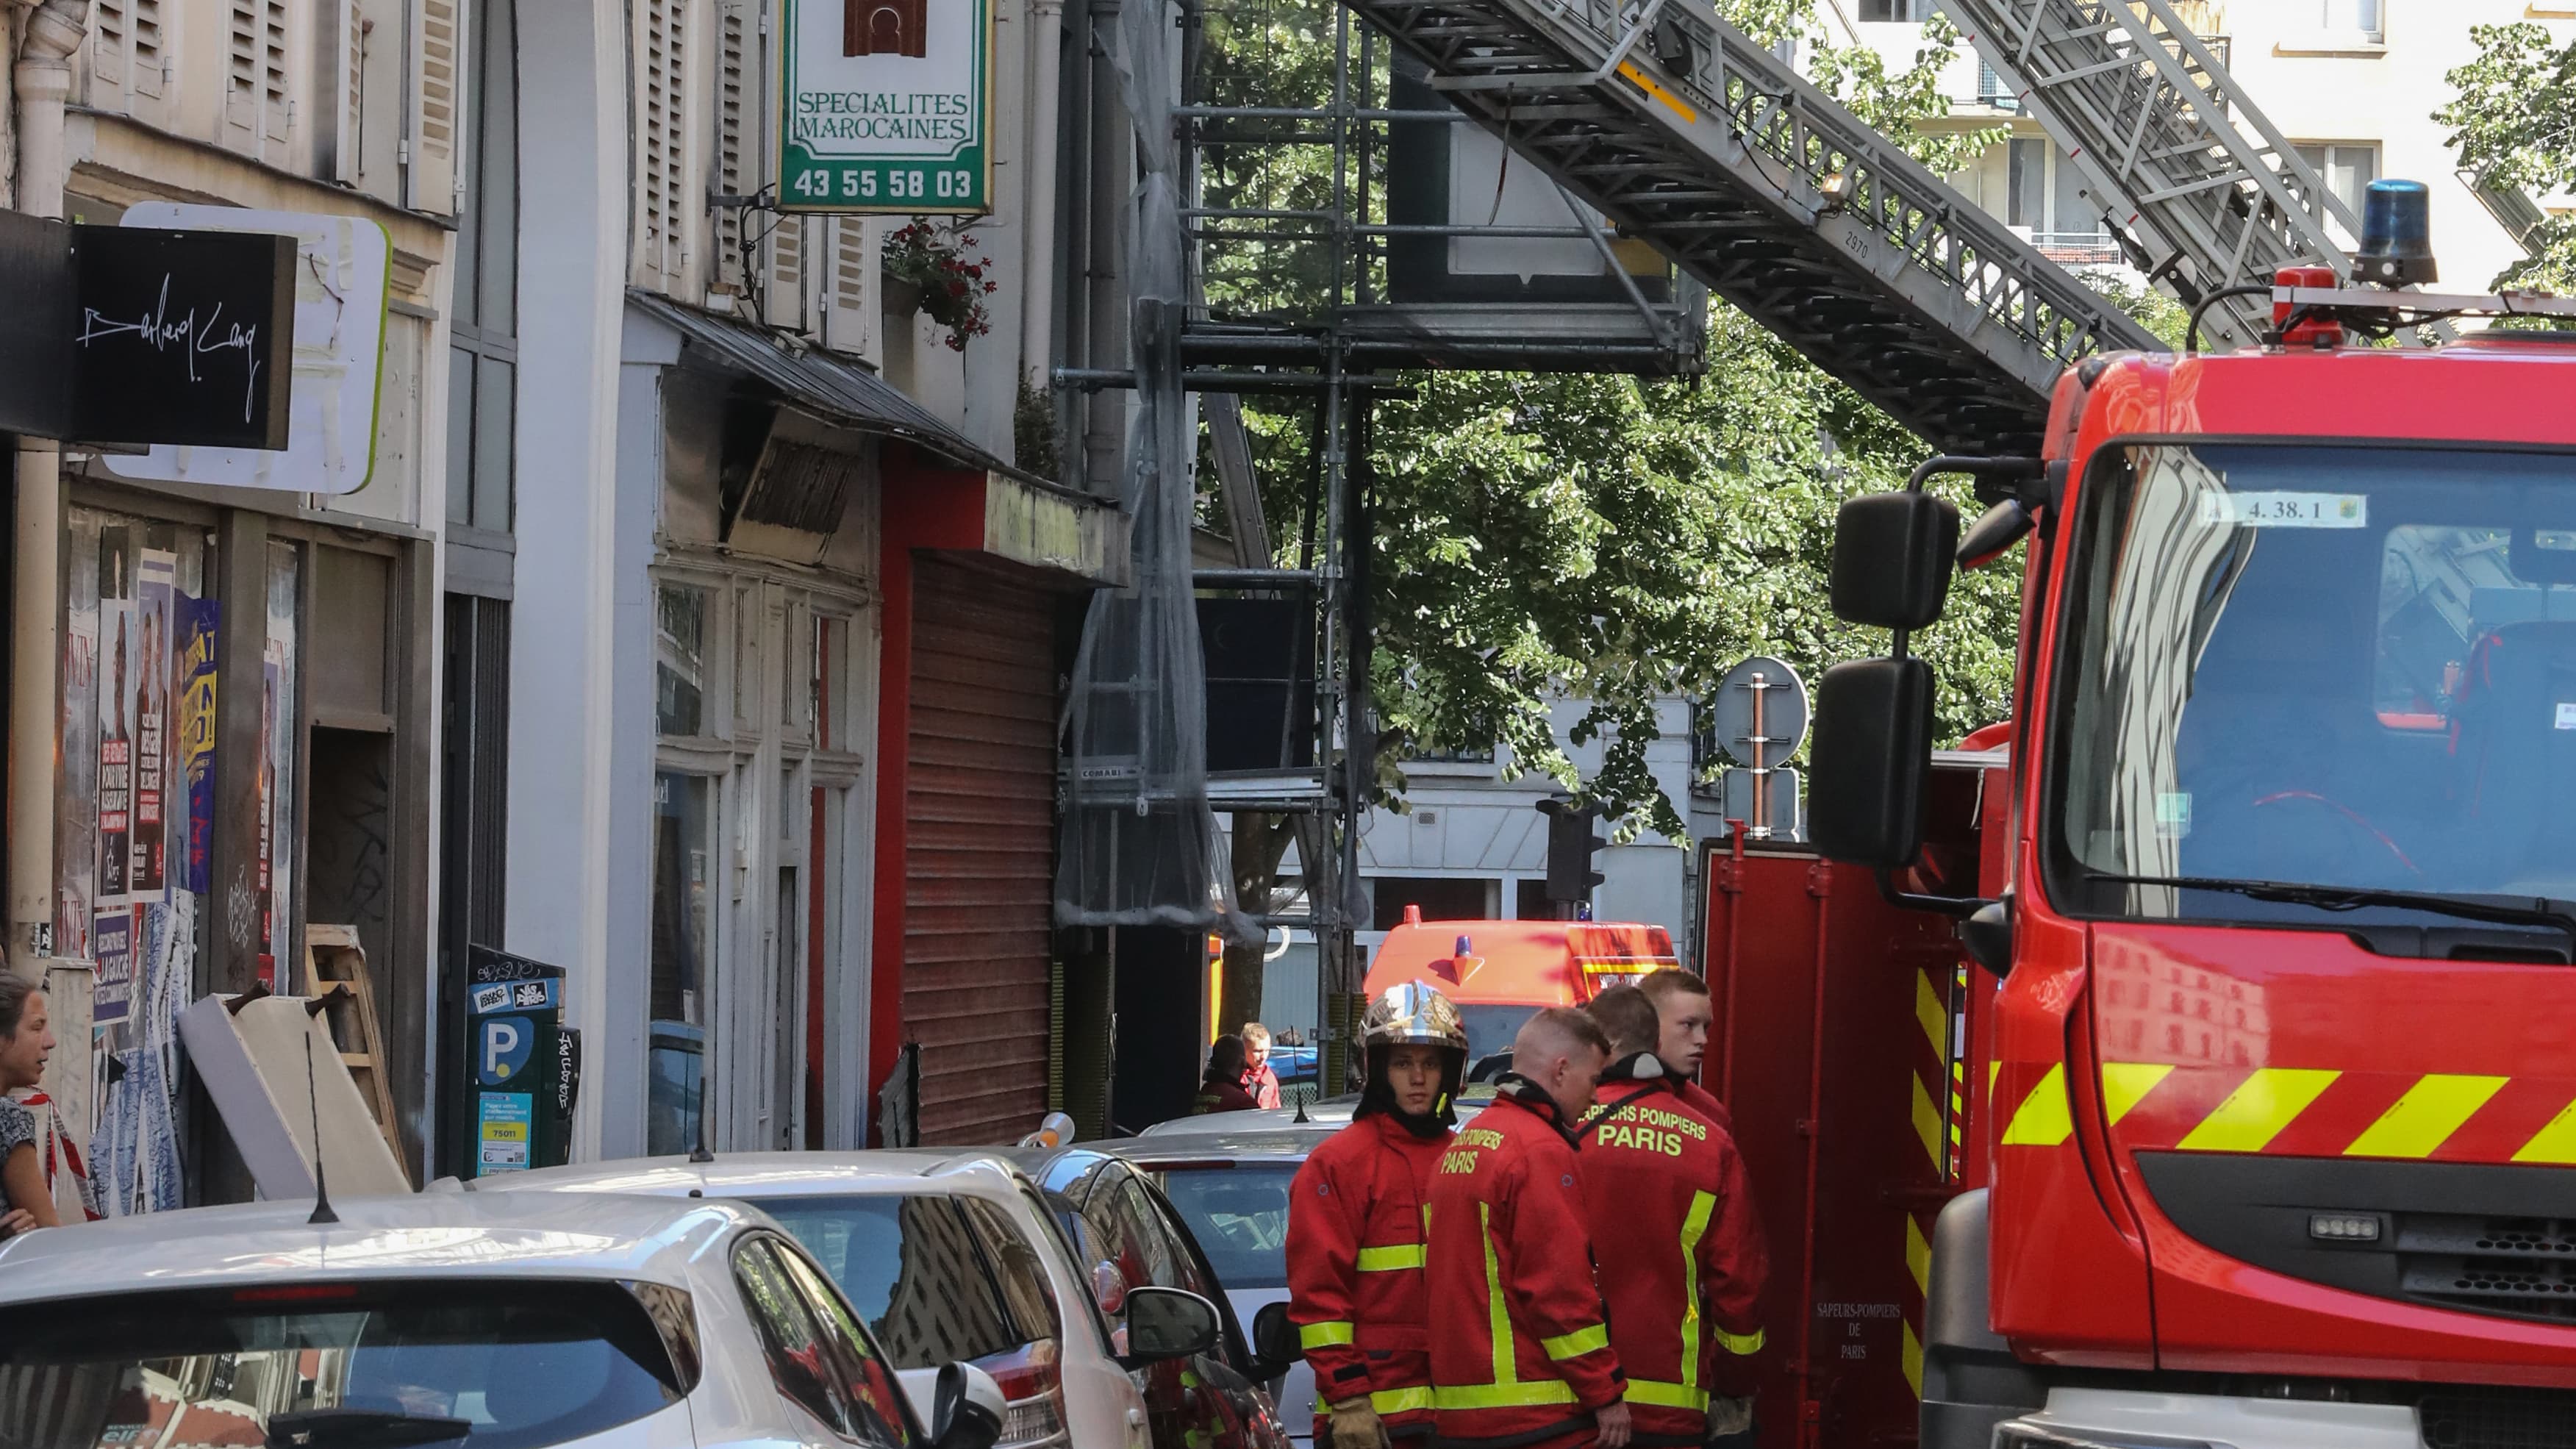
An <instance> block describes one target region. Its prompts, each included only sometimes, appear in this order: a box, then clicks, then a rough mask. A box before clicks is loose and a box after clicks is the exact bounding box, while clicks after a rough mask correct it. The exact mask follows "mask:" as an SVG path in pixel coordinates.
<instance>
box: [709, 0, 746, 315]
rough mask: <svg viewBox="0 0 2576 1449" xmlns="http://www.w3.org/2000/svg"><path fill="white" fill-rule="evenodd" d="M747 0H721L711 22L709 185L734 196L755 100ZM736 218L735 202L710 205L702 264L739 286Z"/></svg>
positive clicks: (739, 219) (718, 279)
mask: <svg viewBox="0 0 2576 1449" xmlns="http://www.w3.org/2000/svg"><path fill="white" fill-rule="evenodd" d="M751 4H752V0H723V11H722V14H721V15H720V16H719V17H718V18H717V22H716V24H717V30H718V34H717V51H718V54H717V57H716V184H715V189H716V190H718V191H720V192H723V193H724V194H725V195H727V196H740V195H743V194H744V193H745V192H748V191H749V190H751V184H750V176H751V167H750V163H751V161H752V160H753V157H752V153H751V143H752V132H751V131H750V130H749V129H748V127H747V126H746V124H745V123H746V122H747V121H748V120H750V118H751V117H752V116H753V115H755V114H756V112H754V111H753V110H752V109H751V107H752V106H753V105H754V104H756V102H755V101H754V100H753V92H752V90H751V87H750V83H751V80H752V75H751V72H750V69H749V68H750V67H751V66H752V65H754V64H756V63H757V58H758V55H759V52H758V51H757V50H755V49H753V46H752V42H753V40H754V37H753V35H752V33H751V29H752V23H753V22H752V16H751V14H750V10H751ZM742 224H743V211H742V209H741V208H740V207H738V206H730V205H728V206H722V207H718V208H717V209H716V213H715V248H716V254H715V256H714V257H713V258H712V259H710V261H709V263H708V265H707V268H706V274H707V277H708V279H709V281H710V282H713V283H718V284H722V285H725V286H729V287H733V288H735V289H737V290H739V289H740V288H741V286H742V284H743V281H744V277H743V265H742Z"/></svg>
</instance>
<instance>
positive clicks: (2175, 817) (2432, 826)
mask: <svg viewBox="0 0 2576 1449" xmlns="http://www.w3.org/2000/svg"><path fill="white" fill-rule="evenodd" d="M2076 537H2077V548H2078V550H2079V552H2078V554H2077V556H2076V559H2075V567H2076V568H2077V569H2078V570H2079V571H2080V572H2079V576H2078V577H2079V587H2078V588H2077V589H2075V590H2073V591H2070V594H2069V598H2070V600H2071V607H2072V609H2073V611H2074V612H2073V614H2072V615H2071V617H2070V618H2069V620H2068V625H2069V633H2068V637H2069V638H2070V639H2071V641H2072V643H2071V652H2070V653H2069V654H2068V655H2067V656H2066V660H2067V665H2068V667H2069V668H2070V670H2071V674H2070V676H2069V678H2068V680H2067V682H2066V684H2065V685H2064V686H2062V687H2061V690H2060V694H2059V701H2060V706H2061V713H2060V714H2059V715H2058V717H2057V724H2058V738H2059V739H2060V740H2061V741H2063V748H2064V751H2065V755H2064V758H2063V761H2062V769H2063V772H2064V773H2063V774H2062V776H2061V777H2060V780H2061V793H2060V801H2059V806H2058V809H2059V811H2060V815H2059V827H2060V831H2061V835H2060V838H2059V840H2058V841H2057V842H2056V844H2057V847H2058V849H2057V852H2056V857H2057V862H2058V864H2059V866H2060V868H2061V869H2064V870H2066V871H2068V872H2069V873H2070V874H2071V875H2072V876H2073V877H2074V879H2072V880H2070V881H2067V882H2066V884H2067V885H2068V886H2069V887H2070V889H2072V890H2073V891H2074V892H2075V894H2074V895H2073V897H2072V898H2073V899H2077V900H2083V901H2086V902H2087V903H2088V904H2089V906H2090V907H2091V908H2093V909H2099V910H2116V911H2125V912H2127V913H2130V914H2136V915H2145V916H2154V917H2173V916H2182V915H2190V916H2195V917H2208V916H2213V915H2215V916H2222V917H2231V918H2256V917H2259V918H2268V919H2297V918H2300V917H2302V916H2304V917H2306V918H2308V919H2314V918H2315V917H2316V914H2317V913H2316V910H2315V907H2314V904H2313V903H2311V904H2309V905H2306V906H2302V905H2301V904H2300V903H2298V902H2297V901H2293V900H2281V899H2274V900H2268V901H2267V900H2255V899H2250V898H2247V897H2245V896H2243V895H2242V894H2224V893H2221V892H2219V891H2214V890H2208V889H2198V888H2176V887H2173V886H2166V885H2158V884H2154V883H2152V882H2141V881H2138V880H2136V879H2128V880H2119V879H2113V878H2116V877H2130V878H2135V877H2151V878H2164V879H2172V878H2197V879H2209V878H2217V879H2221V880H2226V881H2235V882H2243V881H2249V880H2251V881H2270V882H2291V883H2298V884H2306V885H2326V886H2333V887H2340V888H2351V889H2356V890H2375V891H2400V892H2409V893H2417V894H2424V893H2430V894H2433V895H2438V896H2446V897H2464V898H2476V899H2478V900H2489V899H2494V898H2504V897H2512V898H2516V899H2517V900H2518V901H2519V903H2520V904H2522V905H2524V906H2528V905H2530V904H2531V902H2532V900H2533V898H2535V897H2549V898H2566V897H2569V896H2576V459H2570V458H2566V457H2560V456H2555V455H2539V454H2516V453H2501V452H2454V451H2441V450H2433V449H2404V448H2387V449H2357V448H2333V447H2315V446H2286V445H2270V446H2219V445H2203V446H2197V447H2185V446H2178V445H2155V446H2136V447H2130V448H2126V449H2123V450H2120V451H2119V453H2117V454H2116V455H2113V456H2107V457H2106V458H2105V459H2104V460H2103V461H2102V462H2100V463H2098V464H2097V465H2096V467H2095V471H2094V472H2093V473H2092V474H2091V475H2090V477H2089V478H2088V480H2087V481H2086V483H2085V485H2084V489H2083V499H2082V503H2081V510H2080V514H2079V517H2078V520H2077V535H2076ZM2346 904H2347V905H2348V904H2350V903H2349V902H2347V903H2346ZM2380 909H2381V910H2382V911H2383V912H2384V910H2385V909H2387V908H2385V907H2382V908H2380ZM2403 914H2404V913H2403V912H2402V911H2401V912H2400V915H2401V916H2403ZM2413 919H2416V921H2417V923H2419V924H2432V922H2431V921H2429V920H2425V919H2422V918H2413Z"/></svg>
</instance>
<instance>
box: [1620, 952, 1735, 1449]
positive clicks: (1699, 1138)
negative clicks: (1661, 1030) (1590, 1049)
mask: <svg viewBox="0 0 2576 1449" xmlns="http://www.w3.org/2000/svg"><path fill="white" fill-rule="evenodd" d="M1589 1010H1590V1011H1591V1013H1592V1016H1593V1018H1594V1019H1595V1020H1597V1021H1599V1022H1600V1023H1601V1027H1602V1030H1603V1032H1604V1033H1605V1034H1607V1035H1608V1036H1609V1038H1610V1050H1611V1053H1612V1056H1613V1060H1612V1061H1611V1064H1610V1068H1609V1070H1608V1071H1607V1072H1606V1073H1604V1074H1603V1076H1602V1079H1601V1087H1600V1092H1599V1102H1598V1105H1597V1107H1596V1109H1595V1111H1594V1113H1593V1115H1592V1117H1591V1118H1590V1119H1589V1120H1587V1121H1586V1122H1585V1123H1584V1125H1583V1129H1582V1131H1580V1132H1579V1133H1577V1134H1576V1147H1577V1150H1578V1151H1579V1152H1580V1154H1581V1157H1580V1161H1581V1162H1582V1171H1581V1176H1582V1179H1583V1198H1584V1206H1585V1212H1586V1216H1587V1218H1588V1220H1589V1222H1590V1224H1591V1227H1592V1241H1593V1244H1594V1250H1593V1251H1594V1254H1595V1257H1596V1258H1597V1260H1598V1262H1597V1271H1598V1274H1599V1278H1600V1283H1601V1296H1602V1298H1603V1300H1604V1301H1605V1302H1607V1303H1608V1304H1609V1307H1610V1346H1611V1347H1612V1348H1613V1349H1614V1350H1616V1351H1617V1353H1618V1355H1619V1363H1620V1365H1621V1366H1622V1367H1623V1368H1625V1369H1626V1370H1627V1373H1628V1391H1627V1397H1628V1404H1629V1407H1630V1408H1631V1409H1632V1410H1634V1411H1635V1414H1636V1421H1637V1438H1636V1442H1637V1443H1638V1444H1639V1445H1640V1446H1644V1449H1656V1446H1664V1449H1679V1446H1684V1445H1698V1444H1700V1443H1702V1442H1703V1441H1706V1442H1708V1443H1710V1444H1712V1445H1721V1446H1731V1445H1733V1444H1736V1443H1742V1444H1747V1445H1749V1444H1750V1443H1751V1431H1752V1418H1753V1413H1752V1401H1751V1394H1750V1391H1751V1389H1752V1387H1753V1385H1752V1379H1751V1372H1750V1367H1751V1365H1750V1362H1749V1360H1750V1356H1751V1355H1753V1354H1754V1353H1757V1352H1759V1351H1760V1349H1761V1347H1762V1320H1761V1317H1760V1298H1761V1294H1762V1285H1763V1280H1764V1278H1765V1277H1766V1276H1767V1274H1768V1272H1769V1258H1768V1254H1767V1252H1766V1250H1765V1248H1764V1246H1763V1241H1762V1224H1761V1221H1760V1218H1759V1216H1758V1214H1757V1213H1756V1211H1755V1207H1754V1202H1753V1193H1752V1188H1751V1186H1750V1185H1749V1184H1748V1182H1747V1181H1746V1179H1745V1175H1744V1159H1743V1157H1742V1156H1741V1155H1739V1154H1738V1153H1737V1152H1736V1150H1735V1139H1734V1138H1733V1137H1732V1136H1730V1135H1728V1133H1727V1131H1726V1129H1725V1128H1723V1127H1721V1126H1719V1125H1718V1124H1717V1123H1716V1122H1714V1121H1712V1120H1710V1119H1709V1118H1708V1117H1707V1116H1706V1115H1705V1114H1703V1113H1701V1112H1699V1111H1696V1110H1695V1109H1693V1108H1692V1107H1691V1105H1690V1104H1689V1103H1688V1102H1687V1101H1685V1100H1683V1098H1682V1096H1681V1093H1680V1092H1679V1090H1678V1089H1677V1086H1676V1083H1675V1081H1674V1079H1673V1077H1672V1076H1671V1075H1670V1074H1669V1073H1668V1072H1667V1071H1666V1068H1665V1063H1664V1062H1662V1061H1661V1060H1660V1059H1658V1058H1657V1056H1656V1054H1655V1051H1654V1043H1655V1040H1656V1037H1657V1033H1658V1022H1657V1019H1656V1015H1655V1007H1654V1003H1653V1002H1652V1001H1650V1000H1649V999H1648V998H1647V996H1646V994H1645V993H1644V992H1641V991H1639V990H1637V989H1636V988H1634V987H1628V986H1620V987H1613V988H1612V989H1610V990H1608V991H1605V992H1603V993H1602V994H1601V995H1600V996H1599V997H1597V998H1595V999H1594V1000H1593V1002H1592V1005H1591V1007H1590V1008H1589Z"/></svg>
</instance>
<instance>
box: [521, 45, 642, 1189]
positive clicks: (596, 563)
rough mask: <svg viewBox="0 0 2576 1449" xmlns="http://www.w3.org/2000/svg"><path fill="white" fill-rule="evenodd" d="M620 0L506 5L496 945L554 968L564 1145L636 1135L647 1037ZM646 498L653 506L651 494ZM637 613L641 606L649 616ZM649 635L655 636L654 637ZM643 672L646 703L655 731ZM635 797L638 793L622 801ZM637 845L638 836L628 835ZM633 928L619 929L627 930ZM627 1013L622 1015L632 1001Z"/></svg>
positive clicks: (615, 1147) (598, 1145)
mask: <svg viewBox="0 0 2576 1449" xmlns="http://www.w3.org/2000/svg"><path fill="white" fill-rule="evenodd" d="M626 57H627V37H626V15H625V6H624V5H623V3H621V0H548V3H546V4H542V5H525V6H521V7H520V10H519V64H520V68H521V70H522V72H523V73H525V74H528V75H531V76H540V75H541V76H544V77H545V78H546V83H545V84H544V85H531V86H526V87H523V88H522V89H521V91H520V94H519V106H520V124H519V137H520V155H519V178H520V180H519V196H520V202H519V227H520V235H521V236H522V237H523V238H524V241H523V242H522V244H521V246H520V247H519V309H520V312H519V399H518V403H519V409H518V439H517V444H518V476H519V480H520V481H519V496H518V517H517V529H516V531H517V534H518V565H517V575H516V580H515V585H514V593H515V595H516V597H515V599H514V601H513V603H512V606H511V617H510V625H511V660H510V807H509V831H508V838H509V868H508V875H509V889H508V899H509V906H508V915H507V920H506V922H505V935H506V937H507V940H508V945H509V948H510V949H511V950H513V951H517V952H520V953H523V954H525V955H529V956H533V957H536V958H538V959H540V960H544V961H551V962H555V963H557V964H560V965H561V966H563V967H564V968H565V969H566V973H567V980H566V982H565V1021H566V1024H568V1025H571V1026H574V1027H577V1028H579V1029H580V1030H581V1031H582V1035H583V1048H584V1050H583V1057H584V1061H583V1067H582V1084H581V1102H580V1109H579V1113H578V1116H577V1119H576V1121H575V1124H574V1154H575V1156H577V1157H583V1158H593V1157H598V1156H601V1155H608V1156H616V1155H620V1154H623V1153H630V1152H634V1151H638V1150H640V1149H641V1147H642V1145H643V1104H642V1078H643V1069H644V1051H643V1044H642V1042H641V1041H640V1040H634V1039H632V1038H631V1035H630V1034H629V1033H627V1032H624V1031H621V1030H620V1029H618V1027H617V1026H616V1025H613V1024H612V1013H611V1003H612V1002H613V1001H615V1000H616V999H617V997H618V995H619V993H621V992H622V993H624V994H626V995H628V996H634V995H637V994H639V993H640V991H641V979H642V973H643V972H645V971H646V970H647V969H648V963H647V961H646V959H645V958H644V957H643V956H641V955H638V954H633V953H632V952H627V951H620V950H619V949H617V948H616V945H615V940H616V934H615V933H613V932H612V929H611V923H612V917H613V912H614V910H615V909H616V907H617V906H618V904H619V903H621V902H628V901H631V900H633V899H634V897H635V895H636V893H637V892H638V891H640V890H642V889H643V888H645V886H646V885H647V881H646V879H645V877H644V874H643V873H642V872H640V871H639V872H636V873H635V879H633V880H631V881H629V880H624V879H621V878H620V877H621V875H623V874H624V873H625V871H624V867H625V866H626V865H627V863H628V862H629V861H631V859H632V857H633V852H632V851H631V850H627V849H620V848H619V845H618V841H617V838H616V835H615V833H614V824H615V820H614V811H615V809H616V807H617V805H618V803H619V802H618V801H617V799H616V796H617V794H618V792H619V791H620V790H621V789H622V788H625V782H624V781H621V780H620V779H619V778H618V774H619V771H618V769H617V761H616V759H615V755H616V751H615V749H614V748H612V736H613V735H615V734H616V733H617V732H618V731H617V729H616V726H617V724H618V710H619V708H620V704H621V699H620V694H619V690H618V681H617V678H616V671H615V664H616V651H615V648H614V643H615V634H616V628H617V614H618V608H619V603H620V600H619V597H618V595H619V586H620V583H621V580H620V578H619V568H620V557H619V553H620V549H619V540H620V531H619V527H618V522H619V515H620V501H619V497H618V488H617V475H618V468H617V451H618V427H617V422H618V381H619V378H618V371H619V366H618V362H619V344H620V336H621V329H622V326H623V314H624V309H625V301H624V294H625V283H626V270H627V234H628V220H627V176H628V172H629V170H630V167H629V165H628V149H627V147H628V140H627V116H626V105H627V77H626ZM648 506H649V501H648ZM648 628H649V621H648ZM648 637H649V636H648ZM650 688H651V685H650V678H649V675H648V677H647V680H646V695H645V698H644V700H643V704H644V706H645V709H646V712H647V718H646V721H645V723H646V726H647V728H648V729H649V727H650V723H651V721H650V717H649V716H650V706H651V696H650ZM634 803H635V804H638V805H643V806H648V807H649V804H650V801H649V799H647V800H642V801H638V802H634ZM630 843H631V842H630ZM632 939H633V937H632V936H630V938H629V940H630V944H631V941H632ZM630 1014H631V1013H630Z"/></svg>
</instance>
